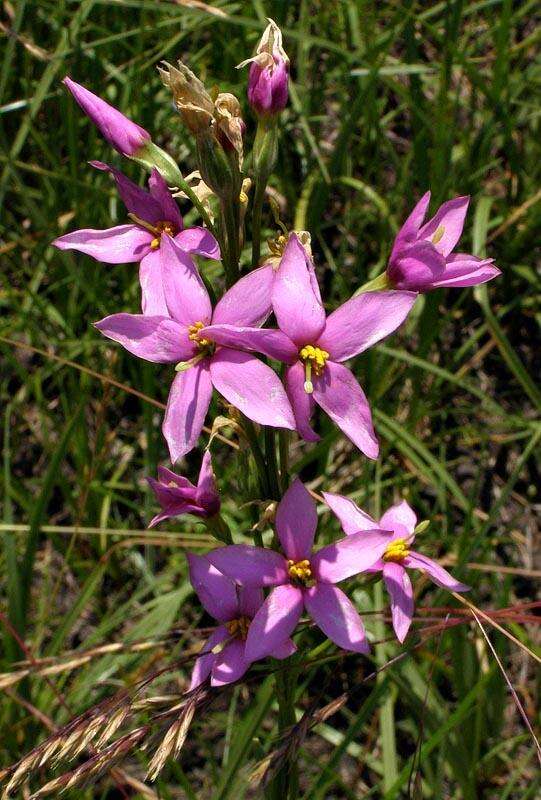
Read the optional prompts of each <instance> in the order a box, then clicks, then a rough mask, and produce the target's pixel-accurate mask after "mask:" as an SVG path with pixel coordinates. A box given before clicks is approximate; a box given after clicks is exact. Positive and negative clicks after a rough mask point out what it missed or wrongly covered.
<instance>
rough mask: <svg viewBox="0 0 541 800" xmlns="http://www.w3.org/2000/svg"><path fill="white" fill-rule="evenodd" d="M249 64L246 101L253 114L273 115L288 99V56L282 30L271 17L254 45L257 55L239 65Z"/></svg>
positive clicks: (283, 106)
mask: <svg viewBox="0 0 541 800" xmlns="http://www.w3.org/2000/svg"><path fill="white" fill-rule="evenodd" d="M247 64H250V74H249V76H248V101H249V103H250V105H251V106H252V108H253V110H254V111H255V113H256V114H258V115H260V116H274V115H276V114H278V113H280V111H282V110H283V109H284V108H285V106H286V104H287V98H288V83H289V58H288V57H287V54H286V52H285V50H284V48H283V47H282V31H281V30H280V28H279V27H278V25H277V24H276V23H275V22H274V20H272V19H270V18H269V24H268V26H267V28H266V29H265V31H264V33H263V36H262V37H261V40H260V42H259V44H258V46H257V50H256V54H255V56H253V57H252V58H247V59H246V60H245V61H242V62H241V63H240V64H239V65H238V67H237V68H238V69H239V68H241V67H245V66H246V65H247Z"/></svg>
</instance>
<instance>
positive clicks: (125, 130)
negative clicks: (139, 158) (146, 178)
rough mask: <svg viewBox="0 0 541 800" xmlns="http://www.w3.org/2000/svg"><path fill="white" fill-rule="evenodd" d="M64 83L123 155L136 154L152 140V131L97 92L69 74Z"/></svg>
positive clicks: (103, 133)
mask: <svg viewBox="0 0 541 800" xmlns="http://www.w3.org/2000/svg"><path fill="white" fill-rule="evenodd" d="M63 83H64V85H65V86H66V87H67V88H68V89H69V91H70V92H71V94H72V95H73V97H74V98H75V100H76V101H77V103H78V104H79V105H80V107H81V108H82V109H83V111H84V112H85V114H86V115H87V116H88V117H89V118H90V119H91V120H92V122H93V123H94V125H96V127H97V128H98V130H99V131H100V133H101V135H102V136H103V138H104V139H106V140H107V141H108V142H109V144H110V145H111V147H114V148H115V150H117V151H118V152H119V153H121V154H122V155H123V156H128V157H133V156H136V155H137V153H138V151H139V150H141V148H144V147H145V145H146V144H148V142H150V141H151V139H150V133H148V132H147V131H146V130H145V129H144V128H141V126H140V125H137V124H136V123H135V122H132V120H131V119H129V118H128V117H126V116H124V114H122V113H121V112H120V111H119V110H118V109H116V108H115V107H114V106H111V105H109V103H107V102H106V101H105V100H102V98H101V97H98V95H97V94H94V93H93V92H91V91H89V89H86V88H85V87H84V86H81V84H80V83H76V82H75V81H73V80H72V79H71V78H70V77H68V76H66V77H65V78H64V81H63Z"/></svg>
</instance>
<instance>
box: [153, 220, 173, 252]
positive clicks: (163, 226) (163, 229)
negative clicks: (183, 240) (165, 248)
mask: <svg viewBox="0 0 541 800" xmlns="http://www.w3.org/2000/svg"><path fill="white" fill-rule="evenodd" d="M152 232H153V233H155V234H156V238H155V239H153V240H152V241H151V243H150V249H151V250H157V249H158V247H159V246H160V242H161V235H162V233H166V234H167V235H168V236H174V235H175V233H176V228H175V226H174V225H173V223H172V222H169V221H168V220H166V219H162V220H159V222H156V223H155V224H154V225H152Z"/></svg>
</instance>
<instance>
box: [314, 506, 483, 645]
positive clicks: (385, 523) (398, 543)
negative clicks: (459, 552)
mask: <svg viewBox="0 0 541 800" xmlns="http://www.w3.org/2000/svg"><path fill="white" fill-rule="evenodd" d="M323 497H324V498H325V502H326V503H327V505H328V506H329V507H330V508H331V509H332V511H333V512H334V513H335V514H336V516H337V517H338V519H339V520H340V523H341V525H342V529H343V530H344V533H346V534H348V535H349V536H358V535H359V534H358V531H363V530H364V531H371V530H373V528H374V526H376V527H378V528H383V529H384V530H386V531H389V533H387V547H386V548H385V552H384V553H383V555H382V557H381V558H380V559H379V560H378V561H377V562H376V563H375V564H374V565H373V566H372V567H371V569H370V571H371V572H376V571H378V572H379V571H382V572H383V580H384V581H385V585H386V587H387V591H388V592H389V594H390V596H391V613H392V618H393V627H394V629H395V633H396V635H397V638H398V640H399V641H400V642H403V641H404V639H405V638H406V635H407V633H408V630H409V627H410V625H411V620H412V617H413V589H412V586H411V581H410V579H409V576H408V573H407V572H406V567H407V568H409V569H420V570H422V571H423V572H425V573H426V574H427V575H429V576H430V577H431V578H432V580H433V581H434V583H436V584H437V585H438V586H442V587H443V588H444V589H449V590H450V591H452V592H467V591H468V590H469V588H470V587H469V586H466V585H465V584H463V583H459V582H458V581H456V580H455V579H454V578H453V576H452V575H450V574H449V573H448V572H447V570H445V569H444V568H443V567H440V565H439V564H438V563H437V562H436V561H433V560H432V559H431V558H427V556H423V555H422V554H421V553H418V552H417V551H415V550H410V545H411V544H413V541H414V539H415V526H416V524H417V517H416V515H415V512H414V511H413V509H411V508H410V506H409V505H408V504H407V503H406V501H405V500H402V502H400V503H397V504H396V505H394V506H391V508H389V509H388V510H387V511H386V512H385V514H383V516H382V517H381V519H380V520H379V522H376V521H375V520H374V519H372V517H370V516H369V515H368V514H367V513H366V512H365V511H362V510H361V509H360V508H359V507H358V506H357V505H355V503H354V502H353V501H352V500H350V499H349V498H347V497H342V496H341V495H339V494H330V493H329V492H323Z"/></svg>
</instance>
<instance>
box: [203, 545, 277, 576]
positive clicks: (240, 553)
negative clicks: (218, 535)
mask: <svg viewBox="0 0 541 800" xmlns="http://www.w3.org/2000/svg"><path fill="white" fill-rule="evenodd" d="M207 557H208V559H209V561H210V562H211V563H212V564H214V566H215V567H217V569H219V570H220V572H223V574H224V575H227V576H228V577H229V578H231V579H232V580H234V581H237V583H240V584H241V585H242V586H255V587H258V586H276V585H278V584H281V583H287V581H288V580H289V577H288V573H287V562H286V560H285V558H284V557H283V556H282V555H281V554H280V553H276V552H275V551H274V550H269V549H268V548H265V547H253V546H252V545H250V544H231V545H228V546H227V547H218V548H217V549H216V550H211V551H210V553H208V555H207Z"/></svg>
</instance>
